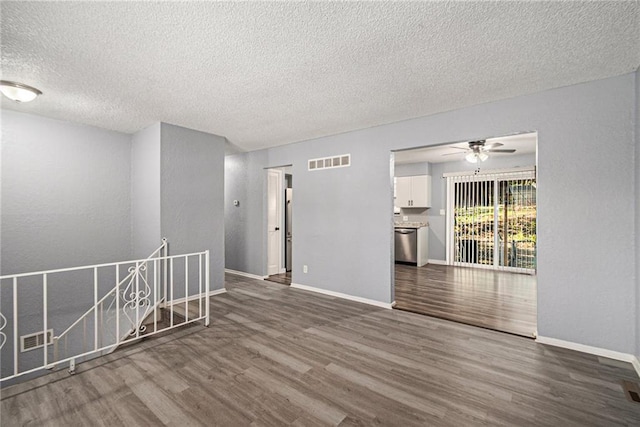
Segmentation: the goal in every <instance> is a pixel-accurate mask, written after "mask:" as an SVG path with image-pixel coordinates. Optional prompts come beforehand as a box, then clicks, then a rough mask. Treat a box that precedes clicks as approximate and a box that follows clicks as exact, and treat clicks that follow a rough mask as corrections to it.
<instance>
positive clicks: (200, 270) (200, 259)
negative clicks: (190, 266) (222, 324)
mask: <svg viewBox="0 0 640 427" xmlns="http://www.w3.org/2000/svg"><path fill="white" fill-rule="evenodd" d="M198 317H202V254H200V255H198Z"/></svg>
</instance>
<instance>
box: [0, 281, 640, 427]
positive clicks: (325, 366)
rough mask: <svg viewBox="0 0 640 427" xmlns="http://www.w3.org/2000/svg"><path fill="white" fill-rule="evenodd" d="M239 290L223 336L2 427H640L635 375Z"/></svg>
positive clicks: (9, 408) (16, 413)
mask: <svg viewBox="0 0 640 427" xmlns="http://www.w3.org/2000/svg"><path fill="white" fill-rule="evenodd" d="M227 278H228V279H227V293H225V294H220V295H217V296H214V297H212V298H211V326H210V327H209V328H205V327H202V326H192V327H186V328H184V329H179V330H176V331H175V332H173V333H171V334H168V335H165V336H162V337H159V338H150V339H147V340H145V341H143V342H141V343H140V344H137V345H135V346H131V347H129V348H126V349H124V350H119V351H116V352H114V353H112V354H110V355H109V356H107V357H104V358H102V359H97V360H92V361H90V362H87V363H83V364H80V365H78V366H77V371H78V372H77V374H76V375H73V376H68V375H66V374H65V373H64V372H61V371H58V372H54V373H53V374H51V375H49V376H48V377H47V378H38V379H36V380H32V381H30V382H27V383H24V384H19V385H16V386H12V387H7V388H5V389H3V390H2V400H1V402H0V424H1V425H2V426H18V425H65V426H76V425H78V426H80V425H110V426H113V425H159V424H167V425H176V424H181V425H220V426H283V425H291V426H316V425H317V426H321V425H341V426H363V425H367V426H368V425H387V426H397V425H403V426H424V425H433V426H459V425H474V426H475V425H491V426H495V425H502V426H514V425H517V426H527V425H531V426H534V425H535V426H541V425H542V426H557V425H580V426H604V425H606V426H616V425H621V426H622V425H640V404H638V403H633V402H630V401H629V400H627V399H626V398H625V395H624V392H623V389H622V387H621V381H623V380H629V381H633V382H638V377H637V375H636V374H635V371H634V370H633V369H632V367H631V365H629V364H622V363H620V362H615V363H614V362H611V361H610V360H607V359H603V358H599V357H596V356H592V355H588V354H583V353H578V352H575V351H571V350H566V349H560V348H555V347H549V346H545V345H541V344H538V343H536V342H535V341H533V340H530V339H526V338H522V337H519V336H515V335H510V334H503V333H499V332H495V331H492V330H488V329H481V328H476V327H472V326H468V325H465V324H461V323H455V322H450V321H447V320H442V319H440V318H434V317H429V316H422V315H418V314H414V313H409V312H404V311H399V310H387V309H384V308H378V307H375V306H370V305H366V304H360V303H356V302H353V301H348V300H342V299H339V298H335V297H330V296H326V295H318V294H316V293H312V292H306V291H302V290H298V289H292V288H290V287H288V286H284V285H278V284H274V283H270V284H267V283H265V282H264V281H258V280H253V279H248V278H244V277H240V276H233V275H228V276H227ZM47 379H48V381H47Z"/></svg>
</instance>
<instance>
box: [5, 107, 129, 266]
mask: <svg viewBox="0 0 640 427" xmlns="http://www.w3.org/2000/svg"><path fill="white" fill-rule="evenodd" d="M129 138H130V137H129V135H126V134H122V133H118V132H111V131H107V130H102V129H98V128H95V127H90V126H84V125H78V124H73V123H69V122H63V121H59V120H53V119H48V118H44V117H39V116H34V115H29V114H24V113H18V112H14V111H7V110H2V184H1V185H2V193H1V194H2V212H1V219H0V222H1V225H0V228H1V229H2V243H1V246H2V274H15V273H24V272H30V271H38V270H47V269H53V268H64V267H75V266H78V265H87V264H96V263H103V262H112V261H122V260H126V259H129V257H130V256H131V238H130V211H131V209H130V200H129V191H130V190H129V185H130V145H129V144H130V139H129Z"/></svg>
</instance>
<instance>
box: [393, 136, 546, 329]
mask: <svg viewBox="0 0 640 427" xmlns="http://www.w3.org/2000/svg"><path fill="white" fill-rule="evenodd" d="M536 150H537V133H536V132H526V133H519V134H514V135H509V136H504V137H497V138H485V139H481V140H475V141H460V142H456V143H448V144H441V145H437V146H429V147H419V148H414V149H409V150H403V151H398V152H395V153H394V155H393V159H394V168H393V169H394V233H393V235H394V253H395V256H394V259H395V264H394V284H393V287H394V288H393V289H394V296H395V305H394V307H395V308H397V309H401V310H407V311H412V312H417V313H420V314H426V315H430V316H434V317H440V318H444V319H448V320H454V321H458V322H461V323H467V324H471V325H475V326H480V327H485V328H489V329H494V330H498V331H502V332H508V333H512V334H516V335H522V336H526V337H535V335H536V329H537V279H536V261H537V252H536V236H537V229H536V226H537V221H536V219H537V218H536V215H537V210H536V199H537V181H536V178H537V177H536V166H537V164H536V162H537V156H536ZM425 182H426V183H427V188H426V190H425V188H424V185H422V184H424V183H425ZM414 183H417V184H416V185H414ZM425 191H426V194H424V193H425ZM410 231H413V233H410ZM410 237H411V238H413V240H415V242H413V240H411V242H413V244H409V243H410V242H409V240H410ZM408 242H409V243H408ZM399 248H400V249H401V250H399ZM407 250H409V251H411V252H412V253H411V254H410V256H408V255H407V253H406V252H407ZM414 252H415V253H414Z"/></svg>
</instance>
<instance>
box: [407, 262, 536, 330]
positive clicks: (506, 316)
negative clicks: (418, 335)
mask: <svg viewBox="0 0 640 427" xmlns="http://www.w3.org/2000/svg"><path fill="white" fill-rule="evenodd" d="M536 284H537V282H536V277H535V276H531V275H528V274H515V273H508V272H503V271H494V270H485V269H478V268H467V267H452V266H446V265H436V264H427V265H425V266H422V267H415V266H411V265H404V264H396V265H395V300H396V305H395V308H398V309H400V310H408V311H413V312H415V313H420V314H426V315H429V316H435V317H440V318H442V319H448V320H454V321H457V322H462V323H466V324H469V325H475V326H481V327H484V328H489V329H495V330H497V331H503V332H509V333H512V334H516V335H522V336H525V337H530V338H532V337H534V335H535V333H536Z"/></svg>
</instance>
